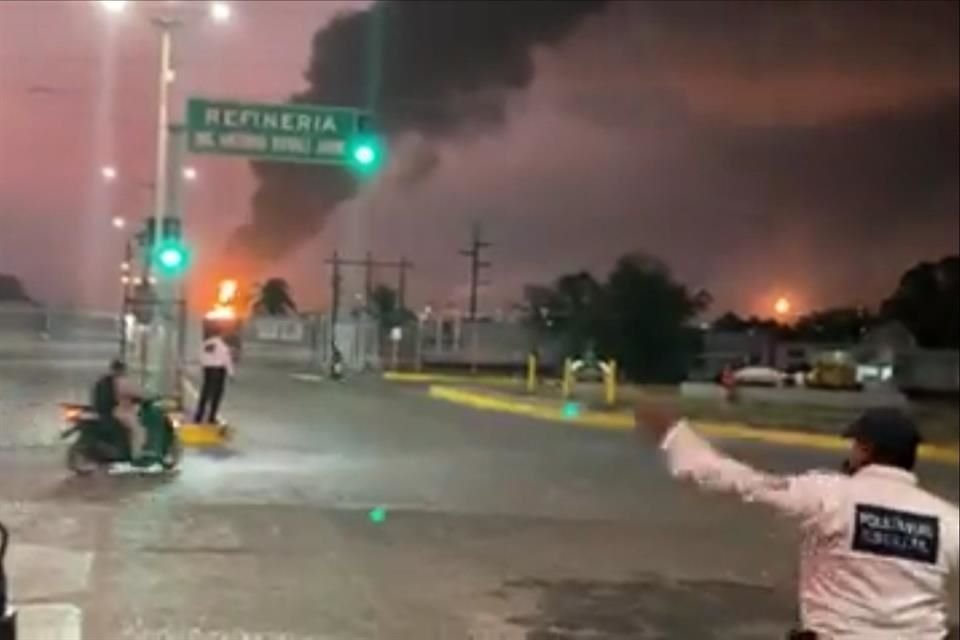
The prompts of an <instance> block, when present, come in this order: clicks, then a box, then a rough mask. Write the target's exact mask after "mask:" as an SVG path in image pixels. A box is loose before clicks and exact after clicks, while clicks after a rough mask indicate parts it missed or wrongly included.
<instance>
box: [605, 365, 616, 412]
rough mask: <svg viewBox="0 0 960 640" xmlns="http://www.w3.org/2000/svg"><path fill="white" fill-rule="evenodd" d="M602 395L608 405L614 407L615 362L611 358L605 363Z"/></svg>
mask: <svg viewBox="0 0 960 640" xmlns="http://www.w3.org/2000/svg"><path fill="white" fill-rule="evenodd" d="M603 382H604V385H603V388H604V397H605V399H606V401H607V406H608V407H614V406H616V404H617V362H616V360H611V361H610V362H608V363H607V367H606V370H605V371H604V376H603Z"/></svg>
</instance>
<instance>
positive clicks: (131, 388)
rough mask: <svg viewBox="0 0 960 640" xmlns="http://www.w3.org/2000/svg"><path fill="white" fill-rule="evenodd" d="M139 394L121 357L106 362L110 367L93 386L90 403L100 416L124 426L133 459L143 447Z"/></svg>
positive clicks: (102, 418)
mask: <svg viewBox="0 0 960 640" xmlns="http://www.w3.org/2000/svg"><path fill="white" fill-rule="evenodd" d="M142 398H143V393H142V392H141V391H140V389H139V388H138V387H137V385H136V384H135V383H134V382H133V381H132V380H131V379H130V378H129V377H127V365H126V364H125V363H124V362H123V361H121V360H114V361H112V362H111V363H110V370H109V372H108V373H107V374H105V375H103V376H101V378H100V379H99V380H97V382H96V384H95V385H94V386H93V398H92V402H91V403H90V404H92V405H93V408H94V409H95V410H96V412H97V414H98V415H99V416H100V419H101V420H103V421H105V422H112V423H114V424H118V425H119V426H120V427H122V428H124V429H126V431H127V436H128V438H129V441H130V458H131V459H133V460H135V459H136V458H137V457H139V456H140V454H141V453H142V450H143V444H144V441H145V439H146V429H145V428H144V426H143V425H142V424H141V423H140V418H139V415H138V412H137V407H138V405H139V403H140V401H141V400H142Z"/></svg>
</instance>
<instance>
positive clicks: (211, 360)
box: [200, 336, 233, 375]
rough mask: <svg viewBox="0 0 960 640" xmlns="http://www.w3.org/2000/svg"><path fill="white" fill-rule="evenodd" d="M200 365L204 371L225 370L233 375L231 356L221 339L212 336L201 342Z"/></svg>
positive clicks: (228, 348)
mask: <svg viewBox="0 0 960 640" xmlns="http://www.w3.org/2000/svg"><path fill="white" fill-rule="evenodd" d="M200 365H201V366H202V367H203V368H204V369H207V368H210V369H226V370H227V373H229V374H230V375H233V354H232V353H231V352H230V347H229V346H227V343H226V342H224V341H223V338H221V337H219V336H213V337H210V338H207V339H206V340H204V341H203V351H202V353H201V354H200Z"/></svg>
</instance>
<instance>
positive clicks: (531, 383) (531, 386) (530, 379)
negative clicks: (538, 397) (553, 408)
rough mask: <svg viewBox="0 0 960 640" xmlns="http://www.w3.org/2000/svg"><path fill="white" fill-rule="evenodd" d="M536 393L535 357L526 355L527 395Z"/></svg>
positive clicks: (534, 355)
mask: <svg viewBox="0 0 960 640" xmlns="http://www.w3.org/2000/svg"><path fill="white" fill-rule="evenodd" d="M536 392H537V356H536V354H533V353H531V354H529V355H527V393H536Z"/></svg>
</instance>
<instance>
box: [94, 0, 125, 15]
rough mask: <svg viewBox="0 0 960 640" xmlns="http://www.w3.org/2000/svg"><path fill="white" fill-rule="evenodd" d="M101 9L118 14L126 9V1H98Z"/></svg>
mask: <svg viewBox="0 0 960 640" xmlns="http://www.w3.org/2000/svg"><path fill="white" fill-rule="evenodd" d="M100 4H101V5H103V8H104V9H106V10H107V11H110V12H112V13H120V12H121V11H123V10H124V9H125V8H126V7H127V0H100Z"/></svg>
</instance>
